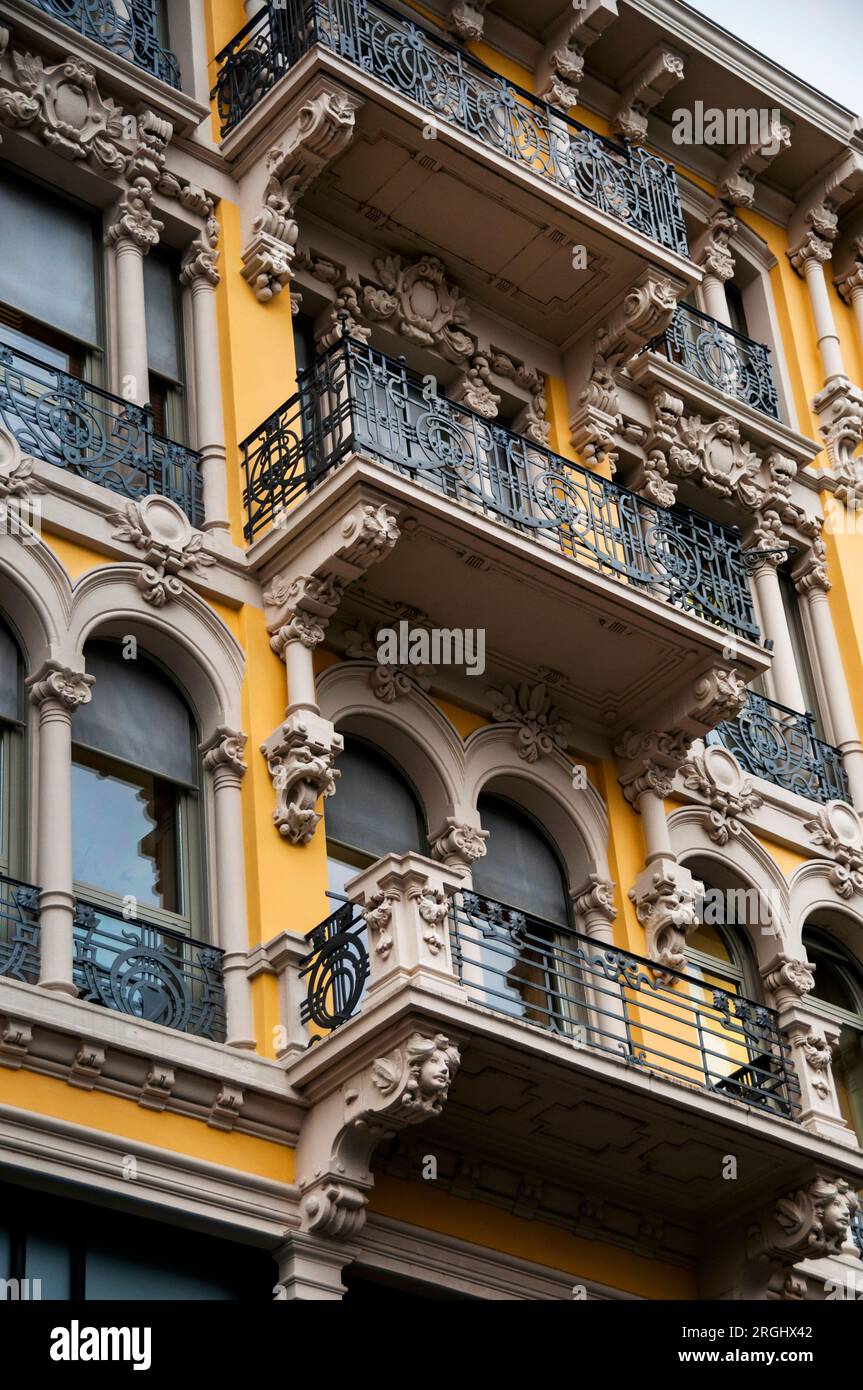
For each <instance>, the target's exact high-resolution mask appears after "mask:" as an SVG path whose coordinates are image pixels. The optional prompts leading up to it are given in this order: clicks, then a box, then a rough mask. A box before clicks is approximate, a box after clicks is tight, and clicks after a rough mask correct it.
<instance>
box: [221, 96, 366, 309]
mask: <svg viewBox="0 0 863 1390" xmlns="http://www.w3.org/2000/svg"><path fill="white" fill-rule="evenodd" d="M362 104H363V103H362V100H361V99H360V98H359V97H357V96H356V95H354V94H353V93H352V92H348V91H347V90H345V89H344V88H342V87H339V86H338V85H337V84H336V83H334V82H332V81H331V80H330V79H328V78H327V79H319V80H318V81H317V82H316V83H315V84H314V88H313V89H312V90H307V91H306V92H304V93H303V95H302V97H301V98H300V99H299V101H298V103H297V105H296V109H295V111H294V112H293V114H292V115H291V116H290V117H289V120H288V124H287V127H286V134H285V138H284V139H283V141H282V143H281V144H280V145H276V146H274V147H273V148H272V149H271V150H270V151H269V153H268V154H267V159H266V169H267V182H266V186H265V189H264V195H263V206H262V207H261V211H260V212H259V213H258V215H257V216H256V217H255V219H254V221H253V222H252V234H251V237H250V239H249V240H248V241H247V242H246V245H245V246H244V247H243V250H242V253H241V255H242V261H243V270H242V273H243V277H244V279H246V280H247V281H248V283H249V285H250V286H251V288H252V290H253V291H254V293H255V297H256V298H257V299H258V300H259V301H260V302H261V303H262V304H265V303H267V302H268V301H269V300H271V299H273V298H274V297H275V296H276V295H277V294H279V293H280V292H281V291H282V290H283V289H284V287H285V285H287V284H288V283H289V282H290V280H291V275H292V269H291V267H292V262H293V259H294V255H295V248H296V243H297V236H298V233H299V228H298V225H297V221H296V218H295V215H294V214H295V209H296V204H297V202H298V200H299V199H300V198H301V197H302V195H303V193H305V191H306V189H307V188H308V187H309V186H310V185H311V184H312V183H313V182H314V180H315V179H316V178H317V176H318V175H319V174H320V172H321V170H322V169H324V168H325V167H326V166H327V164H329V163H330V161H331V160H333V159H335V158H336V157H337V156H338V155H339V154H341V152H342V151H343V150H344V149H345V148H346V147H347V146H348V145H349V144H350V142H351V140H352V139H353V135H354V129H355V118H356V113H357V111H358V110H359V108H360V106H362Z"/></svg>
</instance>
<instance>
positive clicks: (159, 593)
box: [109, 496, 215, 608]
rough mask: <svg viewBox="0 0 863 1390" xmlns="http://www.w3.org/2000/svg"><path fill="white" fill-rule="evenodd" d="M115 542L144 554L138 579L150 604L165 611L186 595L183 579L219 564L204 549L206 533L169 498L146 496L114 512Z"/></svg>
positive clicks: (137, 582) (112, 520) (111, 518)
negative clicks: (167, 605)
mask: <svg viewBox="0 0 863 1390" xmlns="http://www.w3.org/2000/svg"><path fill="white" fill-rule="evenodd" d="M109 520H110V521H111V522H112V523H113V524H114V526H115V528H116V529H115V530H114V531H113V532H112V534H113V536H114V539H115V540H118V541H126V542H128V543H129V544H131V545H134V546H135V547H136V549H138V550H140V551H142V552H143V565H142V568H141V570H140V572H139V574H138V576H137V578H136V580H135V583H136V585H137V587H138V588H139V589H140V591H141V594H142V596H143V598H144V601H145V602H146V603H151V604H153V606H154V607H155V608H162V607H163V606H164V605H165V604H166V603H167V602H168V601H169V600H170V599H175V598H179V597H180V595H181V594H182V593H183V591H184V589H183V579H184V578H188V577H189V576H198V575H200V573H201V571H202V570H203V569H206V568H208V567H209V566H210V565H214V564H215V557H214V556H213V555H211V554H210V552H209V551H208V550H205V549H204V540H205V537H204V533H203V531H196V530H195V528H194V527H193V526H192V523H191V522H190V521H189V518H188V517H187V516H186V514H185V512H184V511H183V510H182V508H181V507H178V506H177V504H176V502H172V501H171V499H170V498H168V497H156V496H152V497H145V498H144V499H143V500H142V501H140V502H127V503H126V506H125V508H124V509H123V511H120V512H114V513H113V514H112V516H111V517H110V518H109Z"/></svg>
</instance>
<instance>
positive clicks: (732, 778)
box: [680, 746, 763, 845]
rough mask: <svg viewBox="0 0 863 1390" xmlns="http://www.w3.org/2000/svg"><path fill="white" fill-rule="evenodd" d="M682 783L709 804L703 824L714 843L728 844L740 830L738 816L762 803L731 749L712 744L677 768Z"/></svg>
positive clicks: (747, 812) (755, 808) (748, 814)
mask: <svg viewBox="0 0 863 1390" xmlns="http://www.w3.org/2000/svg"><path fill="white" fill-rule="evenodd" d="M680 773H681V776H682V778H683V785H684V786H685V787H686V788H687V789H688V790H689V791H694V792H697V794H698V795H699V796H701V797H703V798H704V799H705V800H706V801H707V802H709V804H710V810H709V811H708V812H707V813H706V815H705V822H704V828H705V830H706V832H707V834H708V835H709V837H710V839H711V840H713V842H714V844H717V845H727V844H728V841H729V840H731V839H736V838H737V837H738V836H739V835H741V834H742V832H743V826H742V824H741V821H740V817H741V816H751V815H752V814H753V813H754V812H755V811H757V810H758V809H759V807H760V806H762V805H763V802H762V799H761V797H760V796H759V795H758V794H757V792H755V791H754V789H753V786H752V779H751V778H750V777H747V776H746V775H745V774H744V772H743V770H742V768H741V766H740V764H739V763H738V761H737V759H736V758H735V756H734V754H733V753H730V752H729V751H728V750H727V749H726V748H717V747H715V746H713V747H709V748H705V749H704V751H703V752H702V753H701V754H700V755H699V756H697V757H691V758H689V759H687V761H686V762H685V763H684V764H683V765H682V767H681V769H680Z"/></svg>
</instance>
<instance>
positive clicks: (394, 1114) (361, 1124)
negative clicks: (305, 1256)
mask: <svg viewBox="0 0 863 1390" xmlns="http://www.w3.org/2000/svg"><path fill="white" fill-rule="evenodd" d="M377 1046H380V1051H378V1050H377ZM377 1046H376V1047H375V1051H374V1053H373V1054H370V1053H369V1049H368V1047H366V1048H364V1049H363V1052H364V1054H365V1055H364V1057H363V1058H362V1060H361V1061H360V1063H359V1064H356V1063H355V1066H354V1069H353V1070H352V1071H351V1073H350V1074H349V1075H347V1076H345V1068H341V1069H340V1072H339V1084H338V1086H337V1087H336V1089H333V1090H330V1091H328V1093H327V1094H326V1095H324V1096H321V1097H320V1098H319V1099H317V1101H316V1103H315V1104H314V1105H313V1106H312V1108H311V1109H310V1110H309V1112H308V1114H307V1116H306V1119H305V1122H304V1124H303V1129H302V1131H301V1134H300V1139H299V1143H298V1145H297V1173H298V1185H299V1189H300V1192H301V1194H302V1196H301V1199H300V1212H301V1220H302V1227H303V1230H305V1231H308V1232H314V1233H317V1234H318V1235H321V1236H327V1237H330V1238H333V1239H340V1240H345V1239H348V1240H349V1239H350V1238H351V1237H353V1236H356V1235H357V1234H358V1233H359V1231H360V1230H361V1229H362V1227H363V1225H364V1223H365V1208H366V1201H367V1193H368V1192H369V1191H370V1190H371V1188H372V1185H373V1178H372V1174H371V1170H370V1162H371V1157H372V1154H373V1152H374V1150H375V1148H376V1147H377V1146H378V1144H379V1143H381V1141H382V1140H384V1139H386V1138H389V1137H391V1136H393V1135H395V1134H397V1133H398V1132H399V1131H400V1130H402V1129H405V1128H407V1127H408V1126H409V1125H417V1124H422V1123H423V1122H424V1121H426V1120H429V1119H434V1118H435V1117H437V1116H438V1115H440V1114H441V1112H442V1111H443V1108H444V1105H445V1104H446V1100H447V1097H448V1095H449V1091H450V1087H451V1085H452V1082H453V1080H454V1078H455V1075H456V1073H457V1071H458V1068H459V1064H460V1061H461V1057H460V1053H459V1048H458V1046H457V1044H456V1042H454V1041H453V1040H452V1039H451V1038H450V1037H449V1036H447V1035H446V1034H443V1033H435V1032H433V1031H432V1030H431V1029H429V1028H425V1029H424V1030H422V1031H421V1030H420V1029H419V1028H418V1027H417V1026H416V1025H415V1024H413V1023H412V1022H411V1021H410V1020H405V1021H404V1022H403V1023H402V1024H400V1025H399V1026H398V1028H397V1029H396V1030H395V1031H394V1032H392V1033H391V1034H390V1037H389V1038H388V1039H387V1041H386V1042H385V1043H384V1042H383V1041H382V1040H381V1041H380V1042H379V1043H378V1044H377Z"/></svg>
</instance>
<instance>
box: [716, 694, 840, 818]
mask: <svg viewBox="0 0 863 1390" xmlns="http://www.w3.org/2000/svg"><path fill="white" fill-rule="evenodd" d="M707 742H708V743H721V744H723V745H724V747H726V748H728V749H729V750H730V751H731V752H732V753H733V754H734V756H735V757H736V758H737V760H738V762H739V763H740V766H741V767H742V768H744V770H745V771H746V772H748V773H751V774H752V775H753V776H755V777H763V778H764V779H765V781H767V782H773V783H775V785H776V786H778V787H784V788H785V790H786V791H789V792H797V794H798V795H799V796H806V797H808V798H809V799H810V801H821V802H827V801H848V802H850V800H851V793H850V791H849V788H848V778H847V776H846V773H845V769H844V767H843V766H842V754H841V753H840V751H839V749H838V748H834V747H833V746H832V744H829V743H824V742H823V740H822V739H820V738H818V736H817V734H816V733H815V717H814V715H812V714H808V713H806V714H798V713H797V711H796V710H793V709H789V708H788V707H787V706H786V705H780V704H777V702H776V701H775V700H768V699H767V697H766V696H765V695H758V694H756V693H755V691H753V690H750V691H749V694H748V696H747V701H746V708H745V709H744V711H743V713H742V714H741V715H740V716H739V718H737V719H735V720H732V721H731V722H729V723H727V724H719V725H717V727H716V728H715V729H713V730H711V732H710V733H709V734H708V736H707Z"/></svg>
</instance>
